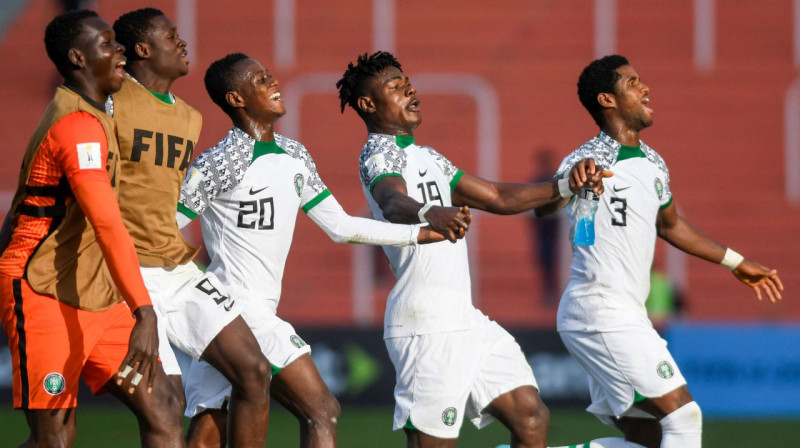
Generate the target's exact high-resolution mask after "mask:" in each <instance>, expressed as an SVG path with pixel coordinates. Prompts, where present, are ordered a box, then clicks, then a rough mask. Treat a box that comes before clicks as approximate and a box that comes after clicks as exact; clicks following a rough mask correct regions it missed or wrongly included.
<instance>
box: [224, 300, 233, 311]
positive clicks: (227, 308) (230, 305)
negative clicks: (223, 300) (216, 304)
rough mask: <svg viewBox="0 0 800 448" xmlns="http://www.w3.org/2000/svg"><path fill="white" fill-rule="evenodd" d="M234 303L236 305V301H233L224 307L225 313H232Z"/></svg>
mask: <svg viewBox="0 0 800 448" xmlns="http://www.w3.org/2000/svg"><path fill="white" fill-rule="evenodd" d="M234 303H236V301H235V300H231V303H229V304H227V305H223V306H222V307H223V308H225V311H230V310H231V308H233V304H234Z"/></svg>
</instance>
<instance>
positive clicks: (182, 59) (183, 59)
mask: <svg viewBox="0 0 800 448" xmlns="http://www.w3.org/2000/svg"><path fill="white" fill-rule="evenodd" d="M188 54H189V52H188V51H186V50H183V51H182V52H181V61H183V62H184V63H186V64H188V63H189V59H188V58H187V57H186V56H187V55H188Z"/></svg>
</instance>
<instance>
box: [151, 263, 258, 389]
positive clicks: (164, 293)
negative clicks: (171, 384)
mask: <svg viewBox="0 0 800 448" xmlns="http://www.w3.org/2000/svg"><path fill="white" fill-rule="evenodd" d="M141 271H142V278H144V283H145V286H146V287H147V291H148V292H149V293H150V299H151V300H152V301H153V303H154V305H155V308H156V309H157V310H158V313H159V314H158V319H159V327H161V322H162V320H163V322H164V327H165V330H166V336H167V337H166V338H163V336H162V334H161V332H159V338H163V339H161V340H160V341H159V354H160V355H161V357H162V362H163V360H164V353H166V347H169V343H168V342H171V343H172V344H173V345H174V346H175V347H177V348H178V349H180V350H181V351H183V352H184V353H186V354H187V355H189V356H191V357H192V358H194V359H199V358H200V356H201V355H202V354H203V351H205V349H206V348H207V347H208V344H210V343H211V341H212V340H213V339H214V338H215V337H216V336H217V335H218V334H219V332H220V331H222V329H223V328H225V326H227V325H228V324H229V323H231V322H232V321H233V320H234V319H236V317H237V316H239V315H240V314H241V312H242V307H243V306H244V301H242V300H239V299H237V298H236V297H231V295H230V294H229V293H228V292H227V289H225V288H223V286H222V282H220V281H219V280H218V279H217V277H216V276H215V275H214V274H212V273H210V272H203V271H201V270H200V269H199V268H198V267H197V266H196V265H195V264H194V263H192V262H189V263H187V264H184V265H178V266H175V267H174V268H162V267H142V268H141ZM165 343H166V346H165V345H164V344H165ZM175 364H176V365H177V362H176V363H175ZM170 368H171V369H172V367H170ZM164 370H165V371H167V366H166V364H165V365H164ZM177 373H178V374H179V373H180V372H177ZM167 374H172V373H171V372H170V371H167Z"/></svg>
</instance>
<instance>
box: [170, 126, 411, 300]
mask: <svg viewBox="0 0 800 448" xmlns="http://www.w3.org/2000/svg"><path fill="white" fill-rule="evenodd" d="M298 209H302V210H303V211H304V212H306V213H307V214H308V216H309V217H310V218H311V219H312V220H313V221H314V222H315V223H316V224H317V225H319V226H320V227H321V228H322V229H323V230H324V231H325V233H327V234H328V235H329V236H330V237H331V238H332V239H333V240H334V241H336V242H341V243H365V244H375V245H378V244H394V245H409V244H411V245H413V244H416V240H417V236H418V234H419V226H406V225H393V224H386V223H380V222H377V221H373V220H369V219H365V218H357V217H352V216H349V215H347V213H346V212H345V211H344V210H343V209H342V207H341V206H340V205H339V203H338V202H337V201H336V199H335V198H334V197H333V196H332V195H331V193H330V191H328V189H327V188H326V187H325V184H324V183H323V182H322V179H320V177H319V174H318V173H317V169H316V166H315V165H314V161H313V160H312V158H311V155H310V154H309V153H308V151H306V148H305V147H304V146H303V145H302V144H300V143H299V142H297V141H294V140H291V139H289V138H286V137H283V136H281V135H278V134H275V141H273V142H260V141H255V140H254V139H253V138H252V137H250V135H248V134H247V133H245V132H244V131H242V130H240V129H238V128H233V129H231V130H230V131H228V134H227V135H226V136H225V138H224V139H223V140H222V141H220V142H219V143H218V144H217V145H216V146H214V147H213V148H211V149H208V150H206V151H204V152H203V153H202V154H200V156H198V157H197V159H195V160H194V162H192V164H191V166H190V167H189V170H188V174H187V176H186V179H185V180H184V183H183V187H182V190H181V201H180V203H179V204H178V213H177V220H178V223H179V225H180V226H181V227H183V226H185V225H186V224H187V223H188V222H190V221H191V220H192V219H194V218H196V217H198V216H199V217H200V218H201V224H202V229H203V241H204V243H205V246H206V248H207V250H208V254H209V256H210V257H211V264H210V265H209V267H208V270H209V271H210V272H213V273H214V274H215V275H216V276H217V277H218V278H219V279H220V280H221V281H222V282H223V283H224V284H225V285H226V286H228V287H229V288H230V289H231V291H232V292H233V293H235V294H238V295H239V297H237V299H238V298H241V296H246V297H253V298H263V299H266V301H267V302H268V306H270V307H272V310H273V312H275V311H276V310H277V307H278V302H279V300H280V293H281V279H282V278H283V271H284V266H285V264H286V257H287V256H288V253H289V247H290V246H291V244H292V237H293V235H294V228H295V221H296V219H297V211H298Z"/></svg>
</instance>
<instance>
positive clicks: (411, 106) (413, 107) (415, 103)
mask: <svg viewBox="0 0 800 448" xmlns="http://www.w3.org/2000/svg"><path fill="white" fill-rule="evenodd" d="M406 110H407V111H409V112H419V100H418V99H417V98H414V99H413V100H411V101H410V102H409V103H408V106H406Z"/></svg>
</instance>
